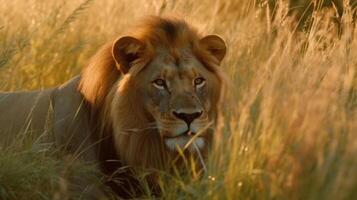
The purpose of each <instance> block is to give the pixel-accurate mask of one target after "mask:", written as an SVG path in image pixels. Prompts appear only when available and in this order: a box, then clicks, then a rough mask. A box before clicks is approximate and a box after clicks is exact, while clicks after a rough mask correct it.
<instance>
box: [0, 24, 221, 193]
mask: <svg viewBox="0 0 357 200" xmlns="http://www.w3.org/2000/svg"><path fill="white" fill-rule="evenodd" d="M225 53H226V47H225V43H224V41H223V40H222V39H220V38H219V37H218V36H214V35H209V36H205V37H203V36H202V35H200V34H198V33H197V31H196V30H194V29H193V28H191V27H190V26H189V25H187V23H186V22H184V21H183V20H179V19H172V18H159V17H151V18H148V19H147V20H144V21H143V23H142V24H140V25H138V26H137V27H136V28H135V29H134V30H132V31H131V33H130V34H129V35H128V36H124V37H120V38H119V39H118V40H115V41H113V42H109V43H108V44H106V45H104V46H103V47H102V48H101V49H100V50H99V51H98V52H97V53H96V55H95V56H93V58H92V59H91V60H90V62H89V65H88V66H87V67H86V68H84V70H83V72H82V74H81V75H80V76H78V77H75V78H74V79H73V80H71V81H69V82H68V83H67V84H65V85H63V86H60V87H58V88H53V89H48V90H43V91H35V92H20V93H0V134H1V137H2V138H6V139H8V138H15V135H16V134H15V132H16V133H17V132H26V131H28V130H29V129H26V127H30V130H31V131H33V132H36V133H37V135H41V134H43V133H44V132H46V133H50V132H53V135H51V134H47V135H48V136H50V137H48V138H50V139H49V140H50V141H51V140H54V142H55V144H56V146H58V147H64V148H65V149H66V150H67V151H68V152H70V153H78V154H79V155H80V157H81V158H84V159H85V160H89V161H95V162H97V163H98V164H100V165H101V166H102V170H103V171H104V172H105V173H108V174H111V173H113V172H114V171H115V170H116V169H117V167H118V166H119V167H120V166H125V165H129V166H132V167H145V168H156V169H167V167H168V166H169V165H170V164H171V161H172V159H173V157H174V156H177V152H175V150H174V149H175V148H176V146H175V145H176V144H177V145H181V147H182V146H183V145H185V144H186V143H187V142H188V140H189V139H192V138H193V137H192V135H190V134H191V133H192V134H193V133H197V134H198V133H199V134H200V135H197V138H196V136H195V138H196V140H194V142H193V143H192V144H191V145H189V146H188V147H189V148H188V149H189V151H185V153H188V154H192V153H193V154H195V152H193V149H194V148H192V145H198V146H199V148H201V149H200V151H201V153H203V152H205V151H206V150H207V147H208V146H209V145H210V143H211V142H212V137H213V136H212V133H213V130H212V124H214V123H215V122H216V120H217V117H218V111H219V103H220V101H221V96H222V93H223V82H224V81H223V73H222V72H221V69H220V67H219V65H220V63H221V61H222V59H223V57H224V55H225ZM154 75H155V76H157V77H152V76H154ZM158 77H159V78H160V77H162V78H163V79H165V84H167V85H166V86H165V87H166V89H162V88H158V86H155V84H154V82H155V80H157V78H158ZM200 77H203V78H204V85H203V84H202V87H201V86H200V87H198V86H197V85H196V83H195V81H196V80H197V79H198V78H200ZM175 113H176V114H175ZM197 113H198V115H197ZM182 114H184V116H188V115H189V114H195V115H197V117H195V119H193V120H191V121H190V122H188V121H186V120H187V119H186V118H182V117H180V116H182ZM48 124H50V125H49V126H47V125H48ZM186 134H187V135H186ZM3 136H4V137H3ZM3 141H4V140H3ZM196 141H197V142H196ZM3 143H5V142H3ZM113 159H118V160H119V161H120V165H118V166H117V165H112V164H111V163H112V160H113ZM123 187H125V185H124V186H123Z"/></svg>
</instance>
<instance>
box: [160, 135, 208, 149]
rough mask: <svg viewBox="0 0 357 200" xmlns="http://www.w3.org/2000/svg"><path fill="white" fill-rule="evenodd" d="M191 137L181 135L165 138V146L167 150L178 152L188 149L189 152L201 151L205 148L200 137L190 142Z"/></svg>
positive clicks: (203, 141)
mask: <svg viewBox="0 0 357 200" xmlns="http://www.w3.org/2000/svg"><path fill="white" fill-rule="evenodd" d="M191 139H192V136H188V135H182V136H178V137H173V138H170V137H168V138H165V144H166V146H167V148H168V149H169V150H172V151H179V150H184V149H185V148H186V149H188V150H189V151H190V152H194V151H197V150H201V149H203V148H204V147H205V140H204V139H203V138H202V137H197V138H194V139H193V141H190V140H191Z"/></svg>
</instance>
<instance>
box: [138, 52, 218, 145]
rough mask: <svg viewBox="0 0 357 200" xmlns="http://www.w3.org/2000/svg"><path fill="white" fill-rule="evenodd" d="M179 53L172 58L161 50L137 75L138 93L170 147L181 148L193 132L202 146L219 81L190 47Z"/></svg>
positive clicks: (216, 95)
mask: <svg viewBox="0 0 357 200" xmlns="http://www.w3.org/2000/svg"><path fill="white" fill-rule="evenodd" d="M180 54H181V56H180V59H175V58H174V57H173V56H172V55H170V53H168V52H166V51H161V52H160V53H159V54H158V55H157V56H156V57H155V58H154V59H153V60H152V61H151V62H150V63H149V64H148V65H147V66H146V67H145V68H144V70H143V71H142V72H140V74H138V75H137V77H136V79H137V80H140V92H139V93H141V94H143V96H142V98H143V102H145V109H146V110H147V111H148V112H149V113H150V114H151V115H152V117H153V119H154V123H155V125H156V126H157V129H158V130H159V133H160V135H161V136H162V137H163V139H164V141H165V144H166V146H167V147H168V148H169V149H171V150H174V149H176V148H177V147H179V148H184V147H185V145H186V144H187V142H189V140H190V139H191V138H192V137H194V136H195V135H196V134H199V135H197V136H196V137H195V138H196V139H195V140H194V143H195V145H196V146H197V147H198V148H203V147H204V146H205V140H204V137H203V136H204V135H205V133H206V131H207V130H208V129H211V128H212V125H213V121H214V116H213V115H212V113H213V110H212V108H215V107H216V105H214V104H216V103H217V102H218V100H217V97H219V96H220V93H219V92H220V91H219V87H218V86H219V85H220V81H219V80H218V77H217V76H216V74H214V73H213V72H210V71H209V70H207V69H206V68H205V67H204V66H203V64H202V63H201V62H199V61H198V59H197V58H196V57H195V56H193V54H192V52H191V51H190V50H187V49H186V50H185V49H182V50H181V52H180Z"/></svg>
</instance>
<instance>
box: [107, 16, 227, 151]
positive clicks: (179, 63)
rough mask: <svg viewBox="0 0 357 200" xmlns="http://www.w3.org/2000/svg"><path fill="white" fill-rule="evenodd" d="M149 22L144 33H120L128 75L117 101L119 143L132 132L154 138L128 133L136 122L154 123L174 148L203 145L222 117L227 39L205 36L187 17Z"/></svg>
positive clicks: (139, 125)
mask: <svg viewBox="0 0 357 200" xmlns="http://www.w3.org/2000/svg"><path fill="white" fill-rule="evenodd" d="M147 24H148V25H149V26H147V27H146V29H145V31H144V32H142V31H141V32H140V31H138V32H139V33H141V34H139V35H136V36H125V37H122V38H119V39H118V40H117V41H116V42H115V43H114V45H113V52H112V53H113V57H114V59H115V61H116V64H117V67H118V68H119V70H120V71H121V73H122V74H123V75H124V78H123V79H122V80H121V81H119V89H118V91H117V93H116V95H114V99H113V101H112V102H113V106H112V108H115V109H113V111H112V112H111V113H112V121H113V123H114V124H115V123H116V125H114V129H115V132H116V133H115V137H117V139H116V140H117V141H118V142H117V145H118V146H120V148H123V147H124V146H127V145H128V144H126V143H127V142H124V141H128V140H127V139H128V138H131V139H130V140H131V141H136V143H143V141H146V142H147V143H150V142H149V141H150V140H151V141H152V142H154V141H153V137H149V136H147V135H148V134H142V135H141V136H136V135H135V134H131V135H130V137H129V136H122V133H126V132H127V130H132V129H133V128H135V130H144V131H146V130H147V129H153V128H154V129H155V130H156V133H158V135H159V136H160V138H161V141H163V142H164V146H166V147H167V148H168V149H169V150H176V149H177V148H181V149H183V148H186V146H187V148H188V149H189V150H191V151H192V150H194V149H197V148H198V149H203V148H204V147H206V146H207V143H209V142H210V141H209V140H210V138H211V137H210V136H209V135H210V134H209V133H212V127H213V124H214V122H215V121H216V117H217V105H218V103H219V99H220V97H221V88H222V87H221V84H222V82H223V81H222V77H221V76H220V73H219V71H220V70H219V64H220V62H221V61H222V59H223V58H224V56H225V53H226V46H225V42H224V41H223V40H222V39H221V38H220V37H218V36H215V35H209V36H205V37H202V36H199V35H198V34H197V33H196V32H195V31H194V30H192V29H191V28H189V27H188V25H187V24H186V23H185V22H183V21H177V20H166V19H161V18H155V19H154V20H153V21H149V22H147ZM134 102H135V105H134ZM128 105H129V106H128ZM123 115H125V116H129V115H130V116H131V118H130V119H131V120H126V117H123ZM119 116H121V117H119ZM143 116H144V117H143ZM134 121H135V122H134ZM147 132H148V131H147ZM150 135H152V134H150ZM135 137H137V139H136V140H134V138H135ZM123 138H125V139H123ZM191 139H192V140H191ZM138 141H140V142H138ZM155 142H156V141H155ZM133 143H134V142H133ZM189 144H190V145H189ZM129 146H130V145H129ZM126 157H128V156H126Z"/></svg>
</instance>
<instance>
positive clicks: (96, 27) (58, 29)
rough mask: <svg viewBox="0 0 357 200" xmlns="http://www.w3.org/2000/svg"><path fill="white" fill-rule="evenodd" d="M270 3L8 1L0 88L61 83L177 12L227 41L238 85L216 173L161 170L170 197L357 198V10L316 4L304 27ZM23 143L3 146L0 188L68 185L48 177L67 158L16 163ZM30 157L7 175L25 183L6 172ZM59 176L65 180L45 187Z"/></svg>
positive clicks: (2, 5) (0, 38)
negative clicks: (132, 33)
mask: <svg viewBox="0 0 357 200" xmlns="http://www.w3.org/2000/svg"><path fill="white" fill-rule="evenodd" d="M267 2H268V1H253V0H225V1H223V0H221V1H211V0H207V1H194V0H186V1H166V0H162V1H140V0H130V1H128V0H123V1H113V0H111V1H99V0H97V1H90V0H87V1H80V0H74V1H36V0H27V1H24V0H13V1H7V0H0V13H1V15H0V89H2V90H9V91H12V90H19V89H38V88H46V87H51V86H55V85H58V84H60V83H62V82H64V81H65V80H67V79H69V78H70V77H72V76H74V75H76V74H78V73H79V72H80V70H81V68H82V67H83V66H85V64H86V63H87V61H88V59H89V58H90V56H91V55H93V54H94V52H95V51H96V50H97V49H98V47H99V46H101V45H102V44H104V43H105V42H106V41H108V40H110V39H112V38H114V37H117V36H118V35H120V34H121V33H123V32H125V30H126V28H127V27H128V26H131V25H132V23H133V22H135V21H137V20H138V19H140V18H142V17H143V16H146V15H152V14H154V15H167V14H176V15H179V16H182V17H184V18H186V20H187V21H188V22H190V23H192V24H194V25H195V26H196V27H198V28H199V30H202V31H203V30H204V32H206V33H213V32H214V33H217V34H219V35H221V36H222V37H223V38H225V39H226V42H227V44H228V55H227V57H226V59H225V61H224V63H223V65H222V66H223V68H224V70H225V71H226V72H227V75H228V76H229V78H230V80H231V84H230V87H229V89H228V92H227V93H228V94H229V98H227V100H226V103H225V107H222V110H224V113H225V118H224V122H223V124H222V130H220V131H218V132H217V133H216V140H215V141H216V142H215V146H214V148H213V149H212V152H211V154H210V157H209V158H208V160H207V161H206V162H207V163H206V165H207V167H208V171H207V172H206V174H205V175H204V176H203V177H202V178H199V179H197V178H195V177H194V176H193V177H191V176H187V177H177V176H174V177H171V178H170V179H169V180H166V179H163V181H164V182H163V183H162V184H161V186H162V190H163V194H162V195H163V197H164V198H165V199H356V198H357V157H356V155H357V41H356V40H355V38H356V37H357V32H356V24H355V22H354V21H353V15H355V13H356V11H355V9H354V8H353V7H351V6H349V5H348V4H347V2H348V1H344V2H345V3H344V7H343V10H344V12H343V15H342V16H341V18H339V19H338V20H339V23H338V24H336V17H335V16H336V15H337V14H340V13H336V12H337V11H336V10H334V9H328V8H326V7H323V5H324V4H316V5H320V6H315V7H312V8H313V9H310V11H309V12H312V13H307V14H311V16H312V18H310V20H309V21H301V23H300V24H298V21H299V17H298V18H297V19H296V18H295V19H294V18H293V14H292V12H291V9H292V8H291V7H289V6H288V5H287V3H286V2H285V1H276V4H274V6H272V5H273V4H268V3H267ZM269 2H270V3H271V2H272V1H269ZM293 2H294V1H293ZM296 2H298V1H295V3H296ZM299 2H302V1H299ZM306 2H307V1H306ZM325 2H327V1H325ZM351 3H354V4H355V2H354V1H351ZM307 4H309V3H307ZM302 5H305V4H302ZM301 9H304V8H301ZM300 11H301V10H300ZM300 13H301V12H300ZM300 18H301V16H300ZM304 19H305V18H304ZM306 24H308V26H304V25H306ZM16 152H23V150H21V149H20V150H19V149H16V148H15V149H11V150H9V151H5V152H2V154H0V161H1V162H0V195H1V196H0V197H1V198H5V199H6V198H10V199H11V198H15V197H17V198H19V197H21V196H11V194H21V195H22V194H29V193H31V192H29V191H31V189H29V188H32V186H33V190H32V192H33V194H35V193H41V194H43V195H40V196H36V198H39V199H42V198H43V199H47V198H51V197H53V195H54V193H56V192H58V191H59V189H58V188H57V189H56V187H57V186H58V185H60V184H59V182H58V181H53V178H51V176H55V177H62V174H61V173H60V172H59V171H61V170H58V169H61V160H56V159H54V158H53V157H52V154H50V155H48V154H45V155H42V154H41V156H39V157H36V156H34V157H32V154H31V155H29V156H25V157H21V156H20V157H18V156H15V157H14V158H13V159H11V161H10V160H9V159H8V158H7V156H12V155H13V154H16ZM42 156H45V157H44V158H43V157H42ZM29 158H30V160H29ZM42 159H49V160H50V161H49V162H42ZM22 163H24V166H27V165H29V167H26V170H27V171H26V173H21V174H20V175H18V176H12V175H11V176H10V177H12V181H17V180H25V181H21V182H19V183H14V184H13V183H12V182H11V181H8V179H6V177H7V176H9V174H12V173H14V172H16V173H17V174H19V173H20V172H17V171H8V170H7V169H13V167H12V166H14V165H21V164H22ZM42 165H45V166H46V169H43V168H40V166H42ZM42 169H43V170H42ZM36 170H40V171H36ZM51 170H53V171H51ZM33 174H35V175H36V177H38V178H35V179H33ZM4 177H5V178H4ZM17 177H19V178H17ZM29 180H31V182H29ZM51 182H53V184H52V185H57V186H56V187H54V188H51V187H50V188H49V187H47V186H41V187H37V186H38V185H43V183H51ZM2 191H6V192H7V193H6V195H8V196H4V194H5V193H4V192H2ZM9 191H10V192H9ZM9 195H10V196H9ZM22 197H23V196H22ZM148 198H152V197H150V196H148Z"/></svg>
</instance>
